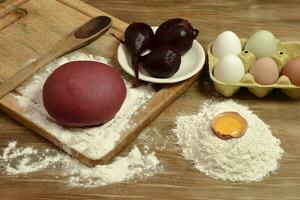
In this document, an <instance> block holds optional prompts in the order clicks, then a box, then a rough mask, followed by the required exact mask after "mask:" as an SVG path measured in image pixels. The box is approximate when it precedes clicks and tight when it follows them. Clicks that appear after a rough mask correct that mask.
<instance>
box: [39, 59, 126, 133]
mask: <svg viewBox="0 0 300 200" xmlns="http://www.w3.org/2000/svg"><path fill="white" fill-rule="evenodd" d="M125 97H126V86H125V84H124V81H123V79H122V77H121V76H120V74H119V73H118V72H117V71H116V70H114V69H113V68H112V67H110V66H108V65H106V64H103V63H100V62H94V61H73V62H69V63H66V64H64V65H62V66H60V67H59V68H57V69H56V70H55V71H54V72H53V73H52V74H51V75H50V76H49V78H48V79H47V80H46V82H45V84H44V88H43V102H44V106H45V108H46V110H47V111H48V113H49V115H50V116H51V117H53V118H54V119H55V120H56V121H57V122H58V123H60V124H62V125H65V126H69V127H83V126H92V125H99V124H102V123H105V122H107V121H109V120H111V119H113V117H114V116H115V115H116V113H117V112H118V111H119V109H120V108H121V106H122V104H123V102H124V100H125Z"/></svg>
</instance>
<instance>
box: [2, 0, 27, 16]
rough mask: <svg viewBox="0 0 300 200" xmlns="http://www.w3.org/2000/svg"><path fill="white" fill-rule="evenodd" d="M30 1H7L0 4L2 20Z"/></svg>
mask: <svg viewBox="0 0 300 200" xmlns="http://www.w3.org/2000/svg"><path fill="white" fill-rule="evenodd" d="M27 1H29V0H6V1H4V2H3V3H1V4H0V18H1V17H3V16H5V15H7V14H9V13H11V12H13V11H14V10H16V9H17V8H19V7H20V6H21V5H23V4H24V3H26V2H27Z"/></svg>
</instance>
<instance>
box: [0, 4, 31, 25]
mask: <svg viewBox="0 0 300 200" xmlns="http://www.w3.org/2000/svg"><path fill="white" fill-rule="evenodd" d="M26 15H27V10H25V9H23V8H18V9H16V10H14V11H12V12H10V13H8V14H7V15H4V16H3V17H2V18H1V20H0V30H2V29H5V28H6V27H8V26H9V25H11V24H13V23H15V22H16V21H18V20H20V19H21V18H23V17H24V16H26Z"/></svg>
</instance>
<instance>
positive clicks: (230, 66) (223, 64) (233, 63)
mask: <svg viewBox="0 0 300 200" xmlns="http://www.w3.org/2000/svg"><path fill="white" fill-rule="evenodd" d="M244 74H245V68H244V64H243V62H242V61H241V59H240V58H239V57H238V56H236V55H228V56H225V57H223V58H221V59H220V60H219V61H218V63H217V64H216V65H215V67H214V76H215V77H216V79H218V80H220V81H222V82H225V83H237V82H239V81H240V80H241V79H242V77H243V76H244Z"/></svg>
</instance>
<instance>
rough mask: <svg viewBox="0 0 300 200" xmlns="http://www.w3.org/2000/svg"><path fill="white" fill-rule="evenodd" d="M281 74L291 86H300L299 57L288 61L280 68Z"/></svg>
mask: <svg viewBox="0 0 300 200" xmlns="http://www.w3.org/2000/svg"><path fill="white" fill-rule="evenodd" d="M281 74H282V75H285V76H287V77H288V78H289V79H290V81H291V83H292V84H294V85H296V86H300V56H298V57H296V58H293V59H291V60H290V61H288V62H287V63H286V64H285V66H284V67H283V68H282V71H281Z"/></svg>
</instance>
